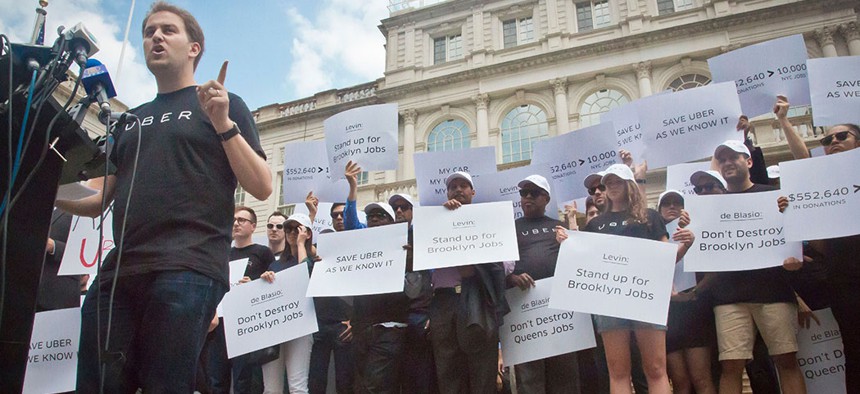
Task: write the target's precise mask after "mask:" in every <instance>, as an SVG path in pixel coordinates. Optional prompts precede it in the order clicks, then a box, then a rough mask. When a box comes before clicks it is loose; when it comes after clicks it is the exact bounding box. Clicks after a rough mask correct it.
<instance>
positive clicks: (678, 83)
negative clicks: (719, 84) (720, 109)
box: [669, 74, 711, 92]
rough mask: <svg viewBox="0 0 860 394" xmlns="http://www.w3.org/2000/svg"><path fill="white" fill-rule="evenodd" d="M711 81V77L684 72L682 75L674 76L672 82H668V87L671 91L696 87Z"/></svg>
mask: <svg viewBox="0 0 860 394" xmlns="http://www.w3.org/2000/svg"><path fill="white" fill-rule="evenodd" d="M709 83H711V79H710V78H708V77H706V76H704V75H701V74H686V75H682V76H680V77H678V78H675V80H674V81H672V83H670V84H669V89H672V90H673V91H676V92H677V91H679V90H685V89H692V88H697V87H699V86H705V85H707V84H709Z"/></svg>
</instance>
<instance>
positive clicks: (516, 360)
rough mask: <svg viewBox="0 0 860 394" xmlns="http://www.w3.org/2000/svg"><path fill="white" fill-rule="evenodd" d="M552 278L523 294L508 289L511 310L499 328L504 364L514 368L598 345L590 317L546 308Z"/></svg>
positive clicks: (518, 290)
mask: <svg viewBox="0 0 860 394" xmlns="http://www.w3.org/2000/svg"><path fill="white" fill-rule="evenodd" d="M551 290H552V278H546V279H541V280H538V281H536V282H535V287H533V288H530V289H528V290H526V291H523V290H520V289H519V288H516V287H515V288H513V289H508V290H507V291H506V292H505V297H506V298H507V300H508V304H509V305H511V311H510V313H508V314H507V315H505V318H504V323H502V326H501V327H499V340H500V342H501V343H502V354H504V355H505V364H506V365H517V364H522V363H527V362H529V361H534V360H541V359H544V358H548V357H553V356H558V355H560V354H565V353H571V352H575V351H579V350H582V349H589V348H593V347H595V346H597V344H596V341H595V338H594V326H593V325H592V324H591V315H589V314H587V313H578V312H568V311H559V310H555V309H550V308H549V300H550V291H551Z"/></svg>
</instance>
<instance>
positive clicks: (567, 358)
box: [506, 175, 602, 394]
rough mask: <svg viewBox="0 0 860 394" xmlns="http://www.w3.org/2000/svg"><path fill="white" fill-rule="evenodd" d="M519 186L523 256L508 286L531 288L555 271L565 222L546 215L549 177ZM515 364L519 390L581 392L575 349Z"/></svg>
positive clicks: (530, 179)
mask: <svg viewBox="0 0 860 394" xmlns="http://www.w3.org/2000/svg"><path fill="white" fill-rule="evenodd" d="M517 186H519V188H520V203H521V206H522V208H523V217H521V218H519V219H517V220H516V221H515V222H514V223H515V226H516V229H517V246H518V248H519V251H520V260H519V261H517V263H516V268H515V269H514V272H513V273H511V274H510V275H508V276H507V278H506V281H507V285H508V287H519V288H520V289H521V290H528V288H530V287H534V285H535V281H536V280H540V279H545V278H549V277H552V276H553V275H554V273H555V264H556V259H557V258H558V250H559V246H560V245H559V243H558V242H556V240H555V230H554V229H555V227H556V226H563V224H564V223H562V222H561V221H560V220H558V219H553V218H550V217H549V216H547V215H546V207H547V205H548V204H549V202H550V186H549V182H547V180H546V178H544V177H542V176H540V175H529V176H528V177H526V178H525V179H523V180H521V181H520V182H519V184H518V185H517ZM601 194H602V193H601ZM515 368H516V376H517V391H518V392H521V393H571V394H577V393H579V392H580V387H579V368H578V363H577V357H576V353H567V354H562V355H559V356H555V357H550V358H546V359H542V360H535V361H531V362H528V363H524V364H519V365H517V366H516V367H515Z"/></svg>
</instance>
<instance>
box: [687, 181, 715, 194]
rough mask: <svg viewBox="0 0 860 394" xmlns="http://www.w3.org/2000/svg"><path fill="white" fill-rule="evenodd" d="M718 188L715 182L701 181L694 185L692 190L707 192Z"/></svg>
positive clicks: (698, 192) (699, 192)
mask: <svg viewBox="0 0 860 394" xmlns="http://www.w3.org/2000/svg"><path fill="white" fill-rule="evenodd" d="M719 188H720V187H719V186H717V184H716V183H703V184H701V185H698V186H694V187H693V191H694V192H696V194H701V193H703V192H709V191H711V190H717V189H719Z"/></svg>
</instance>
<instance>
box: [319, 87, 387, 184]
mask: <svg viewBox="0 0 860 394" xmlns="http://www.w3.org/2000/svg"><path fill="white" fill-rule="evenodd" d="M397 121H398V115H397V104H378V105H368V106H365V107H359V108H354V109H351V110H347V111H344V112H341V113H339V114H337V115H334V116H331V117H329V118H328V119H326V120H325V121H323V128H324V129H325V142H326V151H327V152H328V163H329V167H331V172H332V175H333V176H334V179H342V178H343V170H344V167H345V166H346V163H347V162H348V161H350V160H352V161H353V162H356V163H358V164H359V165H360V166H361V168H362V169H363V170H365V171H368V170H371V171H374V170H396V169H397V155H398V154H397V150H398V148H397V130H398V128H397Z"/></svg>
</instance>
